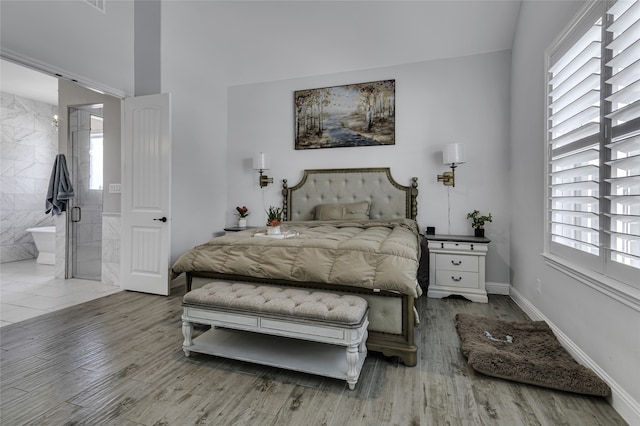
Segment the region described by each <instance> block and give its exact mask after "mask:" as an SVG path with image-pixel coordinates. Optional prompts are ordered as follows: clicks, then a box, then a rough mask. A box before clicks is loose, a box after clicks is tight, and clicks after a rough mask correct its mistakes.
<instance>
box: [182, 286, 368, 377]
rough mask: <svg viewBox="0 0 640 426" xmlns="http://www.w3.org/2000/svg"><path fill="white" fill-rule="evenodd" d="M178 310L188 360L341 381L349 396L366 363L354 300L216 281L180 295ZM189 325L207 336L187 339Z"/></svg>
mask: <svg viewBox="0 0 640 426" xmlns="http://www.w3.org/2000/svg"><path fill="white" fill-rule="evenodd" d="M182 307H183V314H182V334H183V335H184V342H183V345H182V349H183V350H184V353H185V355H186V356H189V355H190V353H191V352H198V353H205V354H209V355H216V356H222V357H226V358H233V359H239V360H242V361H249V362H255V363H259V364H264V365H270V366H274V367H280V368H287V369H291V370H296V371H302V372H305V373H312V374H318V375H322V376H327V377H332V378H336V379H343V380H346V381H347V383H348V384H349V388H350V389H354V387H355V385H356V382H357V381H358V377H359V376H360V371H361V370H362V365H363V363H364V360H365V358H366V356H367V348H366V345H365V343H366V340H367V326H368V324H369V320H368V318H367V313H368V305H367V301H366V300H365V299H363V298H361V297H358V296H353V295H343V294H337V293H329V292H324V291H312V290H307V289H300V288H292V287H276V286H270V285H261V284H251V283H242V282H227V281H214V282H210V283H208V284H205V285H204V286H202V287H200V288H197V289H195V290H191V291H189V292H188V293H187V294H185V296H184V299H183V303H182ZM194 323H196V324H209V325H211V326H212V328H211V329H210V330H209V331H207V332H205V333H203V334H202V335H200V336H198V337H197V338H195V339H193V338H192V334H193V324H194ZM292 339H296V340H292ZM345 346H346V353H345V349H344V347H345Z"/></svg>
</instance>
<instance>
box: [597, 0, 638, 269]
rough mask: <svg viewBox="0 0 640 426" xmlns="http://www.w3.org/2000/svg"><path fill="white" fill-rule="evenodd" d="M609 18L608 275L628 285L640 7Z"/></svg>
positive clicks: (632, 253) (634, 262)
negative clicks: (609, 272) (610, 274)
mask: <svg viewBox="0 0 640 426" xmlns="http://www.w3.org/2000/svg"><path fill="white" fill-rule="evenodd" d="M607 13H608V14H609V16H610V24H609V26H608V28H607V32H608V33H609V43H608V44H607V49H608V50H609V51H610V55H611V59H610V60H609V61H608V62H607V64H606V66H607V68H608V69H609V72H610V77H609V78H608V79H607V81H606V83H607V84H608V85H610V95H609V96H607V101H608V102H609V105H610V112H609V113H608V114H607V116H606V117H607V119H609V120H610V123H611V124H610V126H611V131H610V140H609V141H608V142H609V143H607V145H606V149H607V151H608V152H607V159H608V160H607V161H606V165H607V166H608V169H609V172H608V179H607V182H608V183H609V185H608V191H607V194H605V196H606V199H607V200H608V203H609V207H608V209H607V212H606V215H607V217H608V219H609V226H608V227H607V229H606V232H607V234H608V236H609V240H610V242H609V253H610V255H609V258H608V261H609V262H610V263H611V265H610V268H609V269H610V271H611V273H612V274H613V275H614V276H615V277H616V278H620V279H622V280H625V281H626V280H627V279H628V277H632V276H635V277H636V281H638V279H637V277H638V274H640V271H638V269H640V2H638V1H637V0H636V1H629V0H624V1H618V2H616V3H615V4H614V5H613V6H611V8H609V10H608V11H607Z"/></svg>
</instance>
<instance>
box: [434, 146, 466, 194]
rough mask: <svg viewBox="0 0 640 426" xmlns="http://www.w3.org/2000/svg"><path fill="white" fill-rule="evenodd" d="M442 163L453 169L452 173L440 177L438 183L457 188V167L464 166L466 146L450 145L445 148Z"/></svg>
mask: <svg viewBox="0 0 640 426" xmlns="http://www.w3.org/2000/svg"><path fill="white" fill-rule="evenodd" d="M442 162H443V163H444V164H448V165H449V166H450V167H451V171H450V172H444V173H443V174H441V175H438V182H442V184H443V185H445V186H454V187H455V186H456V167H458V165H459V164H464V162H465V156H464V144H462V143H450V144H448V145H445V146H444V149H443V150H442Z"/></svg>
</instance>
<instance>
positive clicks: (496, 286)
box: [484, 282, 511, 296]
mask: <svg viewBox="0 0 640 426" xmlns="http://www.w3.org/2000/svg"><path fill="white" fill-rule="evenodd" d="M484 288H485V289H486V290H487V293H489V294H502V295H504V296H508V295H509V289H510V288H511V285H510V284H507V283H489V282H488V283H486V284H485V286H484Z"/></svg>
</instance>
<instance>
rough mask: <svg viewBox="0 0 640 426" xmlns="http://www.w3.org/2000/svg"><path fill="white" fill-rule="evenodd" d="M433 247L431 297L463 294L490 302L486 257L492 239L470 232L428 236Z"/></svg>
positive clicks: (471, 298)
mask: <svg viewBox="0 0 640 426" xmlns="http://www.w3.org/2000/svg"><path fill="white" fill-rule="evenodd" d="M425 238H426V239H427V242H428V247H429V290H428V291H427V296H428V297H433V298H436V299H441V298H443V297H447V296H451V295H454V294H455V295H459V296H463V297H465V298H467V299H469V300H471V301H473V302H480V303H487V301H488V300H487V291H486V289H485V257H486V255H487V250H488V248H489V243H490V242H491V240H489V239H488V238H479V237H473V236H466V235H426V236H425Z"/></svg>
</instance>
